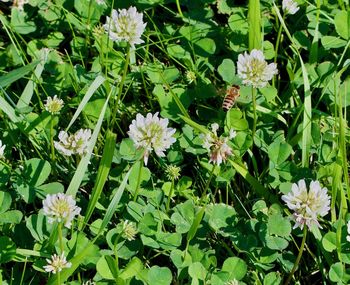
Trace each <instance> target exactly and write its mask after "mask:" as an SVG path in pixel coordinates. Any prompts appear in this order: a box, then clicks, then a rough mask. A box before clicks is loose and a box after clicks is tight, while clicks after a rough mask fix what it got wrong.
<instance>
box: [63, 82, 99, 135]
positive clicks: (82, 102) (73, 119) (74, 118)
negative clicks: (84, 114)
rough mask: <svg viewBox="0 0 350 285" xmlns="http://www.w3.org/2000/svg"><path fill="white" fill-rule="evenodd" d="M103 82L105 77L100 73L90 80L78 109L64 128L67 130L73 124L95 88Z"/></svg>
mask: <svg viewBox="0 0 350 285" xmlns="http://www.w3.org/2000/svg"><path fill="white" fill-rule="evenodd" d="M103 82H105V78H104V77H103V76H102V75H99V76H97V77H96V79H95V80H94V81H93V82H92V84H91V85H90V87H89V89H88V90H87V91H86V94H85V95H84V98H83V100H81V102H80V104H79V106H78V109H77V110H76V111H75V113H74V115H73V118H72V119H71V121H70V122H69V124H68V127H67V129H66V130H68V129H69V128H70V127H71V126H72V125H73V124H74V122H75V120H76V119H77V118H78V116H79V115H80V113H81V111H82V110H83V109H84V107H85V105H86V103H87V102H89V100H90V98H91V96H92V95H94V93H95V92H96V90H97V89H98V88H99V87H100V86H101V84H102V83H103Z"/></svg>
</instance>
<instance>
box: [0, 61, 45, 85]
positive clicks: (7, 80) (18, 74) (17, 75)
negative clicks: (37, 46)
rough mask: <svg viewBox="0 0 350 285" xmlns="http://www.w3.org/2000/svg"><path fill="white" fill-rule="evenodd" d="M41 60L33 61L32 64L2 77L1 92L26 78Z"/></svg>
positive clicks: (0, 82)
mask: <svg viewBox="0 0 350 285" xmlns="http://www.w3.org/2000/svg"><path fill="white" fill-rule="evenodd" d="M39 63H40V60H36V61H33V62H32V63H29V64H27V65H26V66H23V67H20V68H17V69H15V70H12V71H10V72H9V73H7V74H5V75H3V76H1V77H0V90H1V89H2V88H5V87H7V86H9V85H10V84H11V83H13V82H15V81H17V80H18V79H21V78H22V77H24V76H25V75H26V74H27V73H29V72H31V71H32V70H33V69H34V68H35V67H36V66H37V65H38V64H39Z"/></svg>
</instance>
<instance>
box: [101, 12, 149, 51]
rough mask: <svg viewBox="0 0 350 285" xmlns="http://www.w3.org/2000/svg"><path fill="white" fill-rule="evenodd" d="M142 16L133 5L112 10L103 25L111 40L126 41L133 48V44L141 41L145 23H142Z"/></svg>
mask: <svg viewBox="0 0 350 285" xmlns="http://www.w3.org/2000/svg"><path fill="white" fill-rule="evenodd" d="M142 18H143V14H142V13H138V12H137V10H136V8H135V7H129V9H128V10H126V9H118V11H117V10H113V11H112V15H111V17H108V16H107V20H106V24H105V25H104V26H103V27H104V29H105V31H106V32H107V33H108V35H109V38H110V39H111V40H112V41H116V42H119V41H126V42H128V43H129V44H130V46H131V48H135V44H141V43H143V40H142V39H141V36H142V34H143V32H144V30H145V27H146V23H143V19H142Z"/></svg>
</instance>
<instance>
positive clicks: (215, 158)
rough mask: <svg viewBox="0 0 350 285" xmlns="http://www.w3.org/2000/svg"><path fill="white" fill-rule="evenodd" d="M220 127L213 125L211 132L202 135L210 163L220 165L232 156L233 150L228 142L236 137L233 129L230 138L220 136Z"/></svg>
mask: <svg viewBox="0 0 350 285" xmlns="http://www.w3.org/2000/svg"><path fill="white" fill-rule="evenodd" d="M218 129H219V125H218V124H217V123H214V124H212V125H211V132H208V133H207V134H201V138H202V140H203V147H204V148H206V149H207V151H208V152H209V157H210V159H209V162H213V163H216V164H217V165H220V164H221V163H222V162H224V161H226V159H227V158H228V157H229V156H230V155H232V148H231V147H230V146H229V145H228V144H227V142H228V141H229V140H230V139H232V138H234V137H235V136H236V132H235V131H234V130H233V129H231V130H230V133H229V136H228V137H227V136H220V137H219V136H218V135H217V130H218Z"/></svg>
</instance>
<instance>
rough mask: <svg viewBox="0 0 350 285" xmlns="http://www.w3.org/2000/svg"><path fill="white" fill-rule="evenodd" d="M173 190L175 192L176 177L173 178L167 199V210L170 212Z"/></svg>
mask: <svg viewBox="0 0 350 285" xmlns="http://www.w3.org/2000/svg"><path fill="white" fill-rule="evenodd" d="M173 192H174V178H173V179H171V186H170V191H169V196H168V200H167V201H166V212H169V207H170V200H171V196H173Z"/></svg>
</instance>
